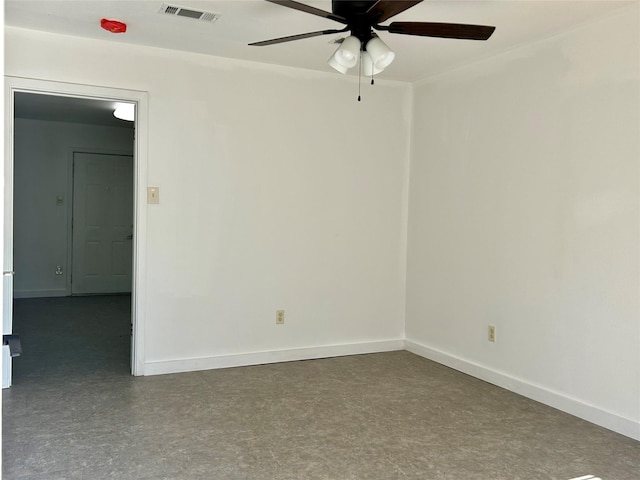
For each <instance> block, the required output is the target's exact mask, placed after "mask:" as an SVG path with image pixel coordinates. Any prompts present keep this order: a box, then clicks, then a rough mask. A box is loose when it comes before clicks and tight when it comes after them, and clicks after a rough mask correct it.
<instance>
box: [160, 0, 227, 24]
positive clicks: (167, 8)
mask: <svg viewBox="0 0 640 480" xmlns="http://www.w3.org/2000/svg"><path fill="white" fill-rule="evenodd" d="M160 13H166V14H167V15H175V16H177V17H187V18H193V19H195V20H202V21H204V22H215V21H216V20H217V19H218V18H220V14H218V13H213V12H203V11H201V10H193V9H192V8H184V7H178V6H177V5H169V4H167V3H163V4H162V8H160Z"/></svg>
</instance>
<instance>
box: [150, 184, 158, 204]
mask: <svg viewBox="0 0 640 480" xmlns="http://www.w3.org/2000/svg"><path fill="white" fill-rule="evenodd" d="M147 203H149V204H158V203H160V187H147Z"/></svg>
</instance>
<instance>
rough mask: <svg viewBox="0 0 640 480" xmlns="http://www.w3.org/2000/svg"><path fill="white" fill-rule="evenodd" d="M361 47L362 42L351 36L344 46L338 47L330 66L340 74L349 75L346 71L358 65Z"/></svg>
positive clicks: (345, 40) (343, 43)
mask: <svg viewBox="0 0 640 480" xmlns="http://www.w3.org/2000/svg"><path fill="white" fill-rule="evenodd" d="M360 47H361V44H360V40H358V38H357V37H354V36H353V35H351V36H349V37H347V38H345V39H344V41H343V42H342V45H340V46H339V47H338V49H337V50H336V51H335V53H334V54H333V56H332V57H331V58H330V59H329V62H328V63H329V65H331V66H332V67H333V68H335V69H336V70H338V71H339V72H340V73H347V72H346V70H345V69H349V68H351V67H353V66H355V64H356V63H358V56H359V55H360ZM343 70H344V71H343Z"/></svg>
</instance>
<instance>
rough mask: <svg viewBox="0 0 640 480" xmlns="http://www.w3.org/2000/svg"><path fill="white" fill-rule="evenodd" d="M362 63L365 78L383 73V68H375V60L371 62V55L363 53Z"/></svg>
mask: <svg viewBox="0 0 640 480" xmlns="http://www.w3.org/2000/svg"><path fill="white" fill-rule="evenodd" d="M360 61H361V62H362V75H363V76H365V77H373V76H374V75H377V74H379V73H380V72H382V69H381V68H377V67H376V66H375V64H374V63H373V60H371V55H369V54H368V53H367V52H362V59H361V60H360Z"/></svg>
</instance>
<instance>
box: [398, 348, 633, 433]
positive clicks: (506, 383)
mask: <svg viewBox="0 0 640 480" xmlns="http://www.w3.org/2000/svg"><path fill="white" fill-rule="evenodd" d="M405 349H406V350H407V351H409V352H411V353H414V354H416V355H419V356H421V357H424V358H426V359H429V360H433V361H434V362H437V363H439V364H441V365H445V366H447V367H450V368H453V369H454V370H457V371H459V372H462V373H465V374H467V375H471V376H472V377H475V378H478V379H480V380H483V381H485V382H488V383H491V384H493V385H496V386H498V387H501V388H504V389H506V390H509V391H511V392H514V393H517V394H518V395H522V396H523V397H526V398H529V399H531V400H535V401H537V402H540V403H543V404H544V405H547V406H549V407H553V408H556V409H558V410H560V411H562V412H565V413H568V414H570V415H573V416H575V417H578V418H581V419H583V420H586V421H588V422H591V423H593V424H595V425H599V426H601V427H604V428H607V429H609V430H612V431H614V432H616V433H619V434H621V435H624V436H627V437H630V438H633V439H634V440H640V422H636V421H634V420H632V419H630V418H625V417H621V416H619V415H617V414H615V413H612V412H609V411H607V410H603V409H601V408H599V407H596V406H594V405H589V404H587V403H584V402H583V401H581V400H580V399H577V398H574V397H570V396H567V395H564V394H562V393H560V392H557V391H554V390H551V389H549V388H546V387H544V386H542V385H538V384H534V383H531V382H528V381H526V380H524V379H521V378H517V377H513V376H511V375H508V374H507V373H504V372H500V371H497V370H493V369H491V368H489V367H486V366H484V365H480V364H478V363H474V362H472V361H470V360H467V359H465V358H462V357H458V356H456V355H452V354H450V353H447V352H444V351H442V350H438V349H435V348H432V347H429V346H427V345H424V344H422V343H419V342H416V341H413V340H405Z"/></svg>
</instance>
